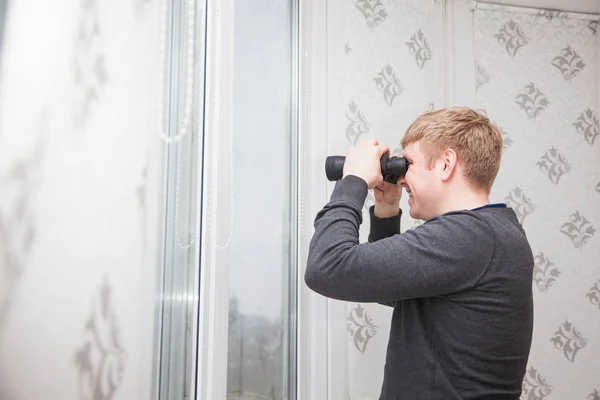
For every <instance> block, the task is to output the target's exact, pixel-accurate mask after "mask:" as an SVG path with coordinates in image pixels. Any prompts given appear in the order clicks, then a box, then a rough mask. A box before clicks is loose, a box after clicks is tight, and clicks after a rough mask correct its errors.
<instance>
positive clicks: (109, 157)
mask: <svg viewBox="0 0 600 400" xmlns="http://www.w3.org/2000/svg"><path fill="white" fill-rule="evenodd" d="M158 11H159V10H158V4H157V2H154V1H130V2H120V1H94V0H91V1H90V0H85V1H75V0H69V1H62V0H61V1H44V2H38V1H27V0H25V1H11V2H10V5H9V7H8V9H7V14H6V15H5V26H4V34H3V35H2V36H3V38H2V57H1V58H0V60H1V63H2V66H1V67H0V71H1V75H0V193H1V195H0V398H2V399H7V400H19V399H42V398H48V399H67V398H68V399H87V398H92V397H93V398H96V399H103V400H109V399H115V398H125V399H149V398H150V397H151V393H152V388H153V385H154V379H153V378H154V376H153V366H154V360H153V354H154V332H155V324H154V323H155V303H154V302H155V299H156V277H157V274H158V271H159V267H160V266H161V265H162V259H161V257H160V253H161V251H160V249H161V248H162V247H161V246H162V245H161V239H162V236H163V235H162V234H163V226H162V224H161V221H162V216H163V211H164V208H163V207H164V205H163V203H162V201H161V200H162V196H161V193H162V190H163V184H164V175H163V168H164V164H163V162H164V154H163V150H164V143H163V142H162V140H161V139H159V129H158V126H159V125H158V109H159V107H158V102H157V93H158V90H159V87H160V80H159V71H158V65H159V23H158V21H159V18H158Z"/></svg>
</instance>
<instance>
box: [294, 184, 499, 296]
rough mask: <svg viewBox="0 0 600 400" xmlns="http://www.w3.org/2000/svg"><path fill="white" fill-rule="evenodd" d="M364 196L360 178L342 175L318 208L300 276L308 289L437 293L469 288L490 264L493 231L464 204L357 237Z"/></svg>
mask: <svg viewBox="0 0 600 400" xmlns="http://www.w3.org/2000/svg"><path fill="white" fill-rule="evenodd" d="M366 195H367V185H366V183H365V182H364V180H362V179H360V178H358V177H355V176H347V177H345V178H344V179H342V180H341V181H339V182H338V183H337V184H336V187H335V189H334V191H333V193H332V195H331V200H330V202H329V203H328V204H327V205H326V206H325V207H324V208H323V209H322V210H321V211H320V212H319V213H318V214H317V217H316V219H315V233H314V235H313V238H312V240H311V243H310V247H309V254H308V263H307V267H306V272H305V276H304V279H305V282H306V284H307V285H308V286H309V287H310V288H311V289H312V290H314V291H316V292H318V293H320V294H322V295H324V296H327V297H331V298H335V299H339V300H346V301H356V302H393V301H398V300H404V299H410V298H420V297H430V296H437V295H444V294H449V293H453V292H457V291H460V290H463V289H466V288H469V287H472V286H473V285H474V284H475V283H476V282H477V281H478V280H479V278H480V277H481V276H482V274H483V273H484V272H485V270H486V268H487V267H488V265H489V264H490V260H491V257H492V254H493V248H494V238H493V234H492V233H491V231H490V229H489V228H488V226H487V223H486V222H485V221H483V220H481V219H479V218H478V217H477V214H476V213H475V212H471V211H456V212H452V213H447V214H444V215H442V216H439V217H435V218H432V219H430V220H429V221H427V222H426V223H424V224H422V225H421V226H419V227H417V228H415V229H411V230H409V231H406V232H405V233H403V234H401V235H393V236H390V237H387V238H381V239H379V240H377V241H374V242H370V243H362V244H360V243H359V238H358V236H359V226H360V224H361V223H362V214H361V209H362V205H363V203H364V200H365V198H366Z"/></svg>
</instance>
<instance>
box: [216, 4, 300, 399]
mask: <svg viewBox="0 0 600 400" xmlns="http://www.w3.org/2000/svg"><path fill="white" fill-rule="evenodd" d="M235 7H236V9H235V39H234V82H233V83H234V87H233V96H234V99H233V121H234V126H233V138H232V160H231V162H232V165H231V166H232V168H233V173H232V174H231V179H232V182H231V189H230V190H231V202H232V207H231V209H232V212H231V214H230V218H231V220H230V221H228V222H226V223H229V226H230V238H229V239H230V241H229V243H228V246H227V248H226V249H225V252H226V253H227V255H226V259H228V260H229V262H230V311H229V340H228V344H229V348H228V377H227V378H228V379H227V391H228V398H229V399H244V400H245V399H273V400H275V399H284V398H285V399H288V398H290V397H291V396H290V394H289V391H290V385H289V383H290V382H293V381H294V379H295V377H293V376H291V375H292V374H293V372H290V368H289V367H290V366H293V365H294V364H295V359H294V355H293V354H290V352H289V348H290V344H291V343H290V337H294V332H290V328H289V327H290V326H293V321H294V320H295V312H294V304H293V302H292V303H290V299H291V298H293V296H291V294H292V292H293V290H292V288H294V287H295V275H294V274H290V271H293V270H294V268H295V265H294V264H293V263H292V262H291V260H292V259H293V257H292V251H293V248H292V247H291V246H290V244H291V243H292V234H291V232H292V231H293V229H294V225H293V224H292V223H291V220H292V217H293V215H294V213H293V212H292V205H291V204H292V199H293V197H292V190H293V187H294V186H295V185H294V182H293V180H294V179H293V178H291V177H292V176H293V168H292V166H293V162H292V160H293V157H291V156H290V155H291V153H292V151H293V136H294V134H293V132H294V131H293V128H292V115H293V112H292V87H293V81H294V79H293V69H292V57H293V52H294V46H293V43H292V39H293V34H292V31H293V25H294V24H293V22H292V21H293V19H292V14H293V6H292V0H289V1H287V2H285V1H265V0H238V1H236V2H235ZM223 162H226V161H223ZM225 236H227V235H225ZM290 324H291V325H290Z"/></svg>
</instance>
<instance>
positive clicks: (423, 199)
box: [398, 142, 441, 220]
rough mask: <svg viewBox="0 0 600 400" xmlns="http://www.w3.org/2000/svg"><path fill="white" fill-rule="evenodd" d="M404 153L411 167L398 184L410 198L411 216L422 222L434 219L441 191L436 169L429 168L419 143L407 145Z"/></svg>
mask: <svg viewBox="0 0 600 400" xmlns="http://www.w3.org/2000/svg"><path fill="white" fill-rule="evenodd" d="M403 153H404V154H403V156H404V157H405V158H406V159H407V160H408V162H410V163H411V165H410V167H409V168H408V170H407V171H406V175H405V176H404V178H402V179H400V180H399V181H398V182H399V183H400V185H401V186H403V187H404V189H405V190H406V193H407V194H408V196H409V199H408V205H409V207H410V216H411V217H412V218H414V219H422V220H428V219H430V218H433V217H435V216H436V215H437V212H436V208H437V207H436V203H438V201H437V199H439V194H440V189H441V182H440V180H439V179H437V174H436V171H435V168H434V167H433V166H432V168H428V166H427V163H426V160H425V156H424V155H423V153H422V152H421V148H420V144H419V142H413V143H410V144H409V145H407V146H406V148H405V149H404V152H403Z"/></svg>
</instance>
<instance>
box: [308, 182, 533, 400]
mask: <svg viewBox="0 0 600 400" xmlns="http://www.w3.org/2000/svg"><path fill="white" fill-rule="evenodd" d="M366 195H367V185H366V183H365V181H363V180H362V179H360V178H358V177H355V176H347V177H346V178H344V179H343V180H341V181H339V182H338V183H337V184H336V187H335V189H334V191H333V193H332V195H331V201H330V202H329V203H328V204H327V205H326V206H325V207H324V208H323V209H322V210H321V211H320V212H319V213H318V215H317V217H316V220H315V229H316V230H315V233H314V236H313V238H312V241H311V244H310V250H309V255H308V265H307V267H306V274H305V281H306V284H307V285H308V286H309V287H310V288H311V289H313V290H314V291H316V292H318V293H320V294H322V295H324V296H327V297H331V298H335V299H340V300H346V301H353V302H379V303H384V304H389V305H392V306H393V307H394V312H393V315H392V324H391V330H390V336H389V342H388V350H387V357H386V364H385V372H384V380H383V386H382V390H381V397H380V399H381V400H396V399H398V400H399V399H402V400H420V399H427V400H453V399H465V400H466V399H494V400H496V399H498V400H501V399H515V400H516V399H518V398H519V396H520V394H521V389H522V382H523V376H524V374H525V370H526V366H527V359H528V357H529V348H530V345H531V337H532V330H533V300H532V273H533V255H532V252H531V248H530V246H529V243H528V241H527V238H526V236H525V232H524V230H523V228H522V227H521V225H520V223H519V222H518V220H517V217H516V215H515V213H514V211H513V210H512V209H510V208H507V207H506V206H504V205H502V206H501V207H495V206H488V207H483V208H480V209H476V210H463V211H454V212H449V213H446V214H443V215H440V216H438V217H435V218H432V219H430V220H428V221H426V222H425V223H424V224H422V225H420V226H418V227H416V228H415V229H411V230H408V231H406V232H404V233H403V234H400V215H399V216H397V217H392V218H383V219H380V218H376V217H374V215H373V211H372V209H371V232H370V235H369V243H362V244H360V243H359V238H358V235H359V225H360V224H361V223H362V213H361V209H362V207H363V204H364V201H365V198H366Z"/></svg>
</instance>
